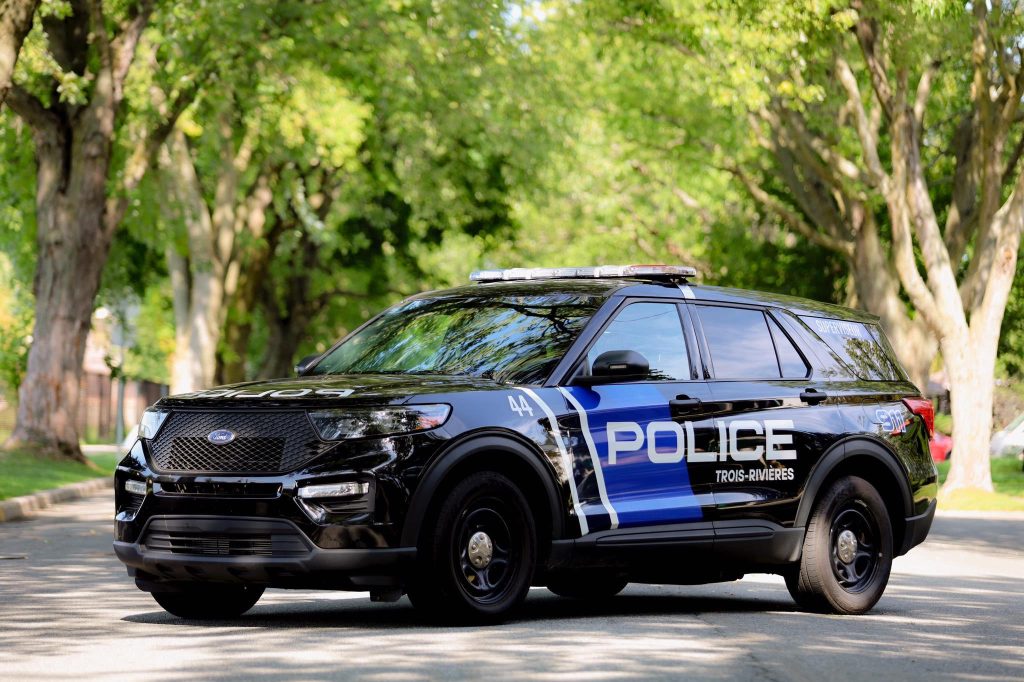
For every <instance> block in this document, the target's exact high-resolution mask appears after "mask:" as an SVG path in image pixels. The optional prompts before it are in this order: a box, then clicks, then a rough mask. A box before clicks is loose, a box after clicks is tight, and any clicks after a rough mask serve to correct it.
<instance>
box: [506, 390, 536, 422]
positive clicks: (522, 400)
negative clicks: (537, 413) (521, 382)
mask: <svg viewBox="0 0 1024 682" xmlns="http://www.w3.org/2000/svg"><path fill="white" fill-rule="evenodd" d="M516 397H517V396H514V395H510V396H509V397H508V408H509V409H510V410H512V411H513V412H515V413H516V414H518V415H519V416H520V417H522V416H523V413H524V412H525V413H526V414H528V415H530V416H531V417H532V416H533V408H532V407H530V403H528V402H526V396H518V398H519V400H516Z"/></svg>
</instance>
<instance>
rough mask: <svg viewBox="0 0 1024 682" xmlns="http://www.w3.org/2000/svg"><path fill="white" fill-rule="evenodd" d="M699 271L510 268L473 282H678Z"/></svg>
mask: <svg viewBox="0 0 1024 682" xmlns="http://www.w3.org/2000/svg"><path fill="white" fill-rule="evenodd" d="M696 276H697V270H696V269H694V268H691V267H689V266H686V265H591V266H587V267H582V268H510V269H508V270H477V271H476V272H473V273H471V274H470V276H469V281H471V282H508V281H511V280H524V279H602V278H615V277H636V278H640V279H664V280H669V281H673V282H674V281H677V280H680V279H686V278H687V277H696Z"/></svg>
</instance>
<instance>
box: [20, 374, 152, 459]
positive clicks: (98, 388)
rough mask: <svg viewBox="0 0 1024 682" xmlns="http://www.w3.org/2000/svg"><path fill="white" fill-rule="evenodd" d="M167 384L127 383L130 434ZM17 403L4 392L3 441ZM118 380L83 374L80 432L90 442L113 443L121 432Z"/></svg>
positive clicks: (126, 415) (126, 416)
mask: <svg viewBox="0 0 1024 682" xmlns="http://www.w3.org/2000/svg"><path fill="white" fill-rule="evenodd" d="M166 394H167V387H166V386H164V385H162V384H156V383H153V382H151V381H134V380H129V381H126V382H125V390H124V429H125V432H126V433H127V432H128V431H129V430H130V429H131V428H132V427H133V426H134V425H135V424H137V423H138V422H139V418H140V417H141V416H142V411H143V410H145V409H146V407H148V406H149V405H152V404H153V403H155V402H156V401H157V400H159V399H160V397H161V396H163V395H166ZM16 412H17V406H16V405H15V404H14V403H13V401H11V400H5V399H4V396H2V395H0V441H2V440H4V439H6V438H7V436H9V435H10V433H11V431H12V430H13V429H14V418H15V414H16ZM116 422H117V381H116V380H113V379H111V378H110V376H108V375H104V374H94V373H86V374H85V376H83V377H82V387H81V393H80V394H79V399H78V418H77V425H78V433H79V435H80V436H81V438H82V440H84V441H86V442H88V443H111V442H113V441H114V435H115V433H116V432H117V424H116Z"/></svg>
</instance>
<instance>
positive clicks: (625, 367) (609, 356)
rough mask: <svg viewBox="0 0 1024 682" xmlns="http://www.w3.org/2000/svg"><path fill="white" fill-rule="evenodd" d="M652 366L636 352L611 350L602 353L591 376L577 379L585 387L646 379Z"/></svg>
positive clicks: (592, 369) (593, 367) (592, 368)
mask: <svg viewBox="0 0 1024 682" xmlns="http://www.w3.org/2000/svg"><path fill="white" fill-rule="evenodd" d="M650 371H651V366H650V363H648V362H647V358H645V357H644V356H643V355H640V353H637V352H636V351H635V350H609V351H605V352H604V353H601V354H600V355H599V356H597V359H596V360H594V364H593V365H592V366H591V368H590V376H581V377H577V378H576V381H575V383H577V384H583V385H593V384H610V383H615V382H618V381H638V380H642V379H646V378H647V377H648V375H649V374H650Z"/></svg>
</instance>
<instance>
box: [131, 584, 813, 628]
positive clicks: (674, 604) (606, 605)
mask: <svg viewBox="0 0 1024 682" xmlns="http://www.w3.org/2000/svg"><path fill="white" fill-rule="evenodd" d="M661 589H663V590H664V591H665V592H666V594H636V595H633V594H629V593H628V591H627V593H624V594H621V595H619V596H617V597H614V598H612V599H607V600H603V601H597V602H590V601H579V600H574V599H562V598H559V597H555V596H554V595H551V594H548V593H547V592H546V591H545V592H542V593H540V594H538V591H533V592H532V593H531V595H530V597H529V598H528V599H527V601H526V603H525V604H524V605H523V607H522V608H521V609H520V611H519V612H518V613H517V614H516V618H515V622H517V623H529V622H531V621H551V620H580V619H588V618H600V619H609V618H616V617H635V616H670V615H697V614H701V613H743V612H751V611H754V612H763V611H793V610H796V606H795V605H794V604H793V602H792V601H791V600H789V598H788V595H785V591H783V595H785V596H786V598H785V599H784V600H779V601H773V600H765V599H763V598H762V599H744V598H730V597H721V598H719V597H692V596H687V595H685V594H678V593H674V592H671V593H670V592H668V589H665V588H661ZM671 589H672V590H673V591H675V590H683V589H685V588H671ZM123 620H125V621H128V622H132V623H152V624H158V625H175V626H183V627H194V626H201V627H233V628H234V627H281V628H322V627H339V626H358V627H360V628H364V629H365V628H406V627H411V628H421V627H434V628H436V627H437V622H436V621H434V620H431V619H429V618H427V617H424V616H423V615H421V614H420V613H419V612H418V611H416V610H415V609H413V608H412V605H411V604H410V603H409V602H408V600H407V599H403V600H401V601H399V602H395V603H392V604H373V603H371V602H369V601H368V600H365V599H362V600H355V599H352V600H348V599H346V600H342V601H327V600H322V601H321V600H304V601H300V602H297V603H288V604H273V605H257V606H256V607H255V608H253V610H252V611H250V612H249V613H248V614H246V615H245V616H243V617H242V618H241V619H239V620H221V621H217V620H215V621H188V620H182V619H180V618H175V617H174V616H171V615H170V614H168V613H166V612H164V611H162V610H161V611H151V612H148V613H141V614H133V615H131V616H126V617H125V618H124V619H123Z"/></svg>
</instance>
